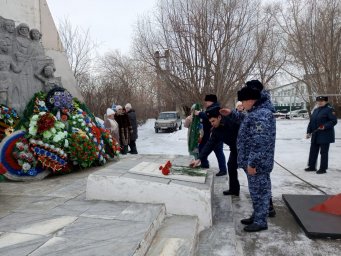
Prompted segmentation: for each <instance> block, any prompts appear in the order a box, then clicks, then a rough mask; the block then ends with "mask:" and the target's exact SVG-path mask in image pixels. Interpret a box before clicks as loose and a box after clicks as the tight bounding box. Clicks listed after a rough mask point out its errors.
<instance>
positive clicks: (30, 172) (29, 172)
mask: <svg viewBox="0 0 341 256" xmlns="http://www.w3.org/2000/svg"><path fill="white" fill-rule="evenodd" d="M28 175H30V176H36V175H37V170H36V169H30V170H29V171H28Z"/></svg>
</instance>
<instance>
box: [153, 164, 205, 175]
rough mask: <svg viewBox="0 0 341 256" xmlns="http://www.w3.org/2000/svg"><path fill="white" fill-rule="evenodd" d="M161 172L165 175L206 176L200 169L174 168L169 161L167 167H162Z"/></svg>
mask: <svg viewBox="0 0 341 256" xmlns="http://www.w3.org/2000/svg"><path fill="white" fill-rule="evenodd" d="M159 170H160V171H161V172H162V174H163V175H169V174H177V175H189V176H206V173H203V172H200V169H199V168H191V167H188V166H173V165H172V163H171V162H170V161H169V160H168V161H167V162H166V164H165V165H163V166H162V165H160V167H159Z"/></svg>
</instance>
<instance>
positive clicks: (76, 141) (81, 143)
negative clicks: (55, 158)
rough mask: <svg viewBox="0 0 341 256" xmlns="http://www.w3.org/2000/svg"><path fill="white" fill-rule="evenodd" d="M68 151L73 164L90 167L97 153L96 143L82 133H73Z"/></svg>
mask: <svg viewBox="0 0 341 256" xmlns="http://www.w3.org/2000/svg"><path fill="white" fill-rule="evenodd" d="M68 153H69V158H70V159H71V160H72V161H73V165H79V166H81V167H84V168H86V167H90V166H91V164H92V163H93V162H94V161H95V160H96V159H97V157H98V154H99V153H98V151H97V148H96V145H95V144H94V143H93V142H92V141H91V140H90V139H89V138H88V137H87V136H86V135H85V134H82V133H73V134H72V135H71V138H70V144H69V148H68Z"/></svg>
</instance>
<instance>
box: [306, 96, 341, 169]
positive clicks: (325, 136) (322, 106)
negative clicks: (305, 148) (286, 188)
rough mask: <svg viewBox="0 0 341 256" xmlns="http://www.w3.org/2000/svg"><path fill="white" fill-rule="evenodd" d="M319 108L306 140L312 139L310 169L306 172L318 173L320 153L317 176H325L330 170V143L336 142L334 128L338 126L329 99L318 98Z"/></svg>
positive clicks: (312, 117)
mask: <svg viewBox="0 0 341 256" xmlns="http://www.w3.org/2000/svg"><path fill="white" fill-rule="evenodd" d="M316 103H317V108H315V110H314V112H313V114H312V115H311V118H310V122H309V124H308V128H307V135H306V138H307V139H308V138H310V137H311V144H310V152H309V160H308V168H306V169H305V171H307V172H310V171H316V161H317V157H318V153H319V151H320V154H321V162H320V169H319V170H318V171H316V173H317V174H323V173H326V172H327V169H328V152H329V145H330V143H334V142H335V132H334V126H335V125H336V124H337V118H336V115H335V111H334V109H333V108H332V106H331V105H329V104H328V97H326V96H318V97H316Z"/></svg>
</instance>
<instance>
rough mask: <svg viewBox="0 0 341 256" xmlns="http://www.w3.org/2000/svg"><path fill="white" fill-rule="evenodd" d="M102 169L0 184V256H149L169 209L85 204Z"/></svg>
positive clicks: (99, 203)
mask: <svg viewBox="0 0 341 256" xmlns="http://www.w3.org/2000/svg"><path fill="white" fill-rule="evenodd" d="M109 165H110V163H109ZM98 169H99V168H93V169H91V170H85V171H83V172H77V173H72V174H68V175H63V176H54V177H50V178H47V179H44V180H41V181H32V182H27V183H23V182H2V183H0V205H1V207H0V255H1V256H7V255H8V256H13V255H19V256H21V255H30V256H40V255H82V256H83V255H120V256H121V255H127V256H128V255H129V256H131V255H137V256H138V255H144V254H145V252H146V251H147V249H148V246H149V244H150V242H151V240H152V238H153V236H154V235H155V233H156V231H157V229H158V227H159V226H160V225H161V223H162V221H163V219H164V217H165V207H164V206H163V205H159V204H155V205H151V204H136V203H128V202H105V201H97V200H85V189H86V179H87V176H88V175H89V174H91V173H93V172H94V171H97V170H98ZM111 171H113V170H111Z"/></svg>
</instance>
